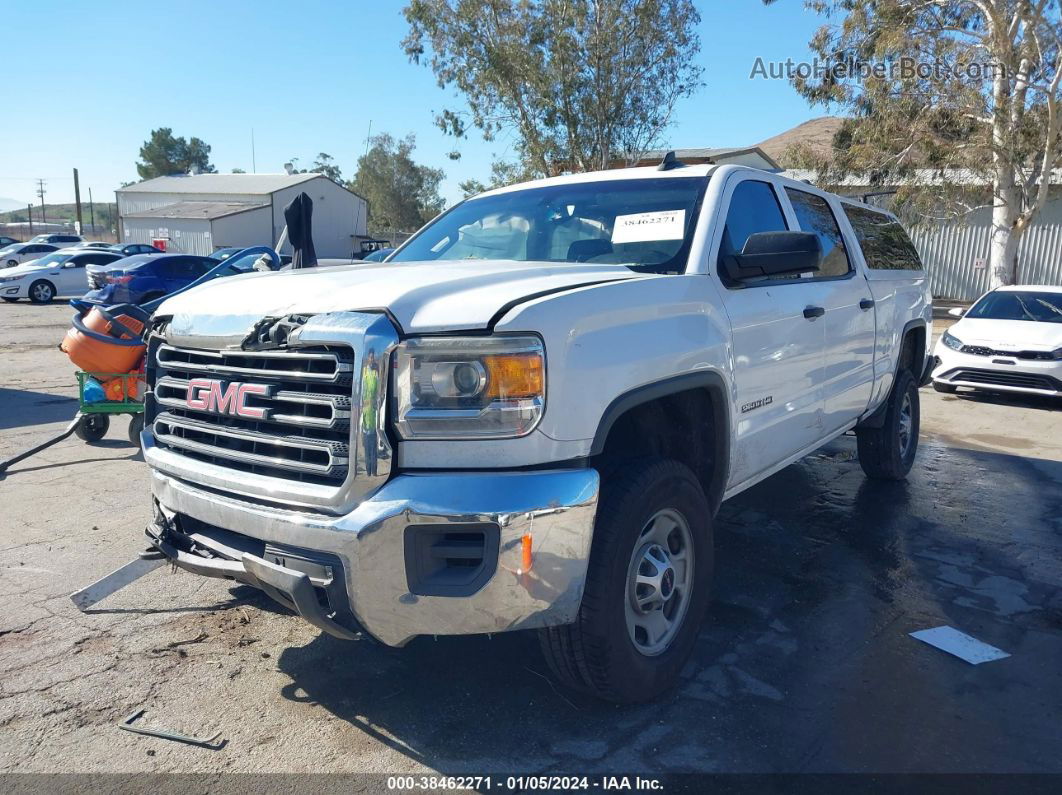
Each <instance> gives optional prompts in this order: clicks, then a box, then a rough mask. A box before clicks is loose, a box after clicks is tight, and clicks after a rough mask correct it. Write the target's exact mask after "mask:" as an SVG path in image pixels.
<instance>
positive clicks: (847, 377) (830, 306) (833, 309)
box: [785, 187, 875, 434]
mask: <svg viewBox="0 0 1062 795" xmlns="http://www.w3.org/2000/svg"><path fill="white" fill-rule="evenodd" d="M785 192H786V195H787V197H788V198H789V201H790V203H791V204H792V207H793V214H794V215H795V216H796V220H797V223H798V224H799V225H800V229H801V231H803V232H814V233H815V234H817V235H818V236H819V241H820V242H821V243H822V252H823V261H822V267H821V268H820V269H819V272H818V273H816V274H814V275H813V276H812V277H811V278H812V279H813V280H815V281H818V282H820V283H821V285H822V288H823V290H824V293H823V299H822V300H823V307H824V308H825V310H826V314H825V316H824V320H825V326H826V357H825V359H826V363H825V367H824V369H823V378H822V394H823V423H824V425H825V427H824V431H825V433H826V434H830V433H832V432H833V431H836V430H838V429H839V428H841V427H843V426H844V425H846V424H849V423H851V422H852V420H855V419H858V418H859V416H860V415H861V414H862V413H863V412H864V411H866V409H867V406H868V405H869V403H870V395H871V391H872V390H873V388H874V337H875V333H874V332H875V328H874V316H875V313H874V298H873V296H872V295H871V292H870V285H868V284H867V280H866V278H865V277H864V276H863V274H862V273H861V272H859V271H857V270H856V257H855V256H849V250H848V247H847V246H846V245H845V241H844V236H843V235H842V234H841V227H840V224H839V222H838V215H837V213H838V210H837V209H836V208H834V207H832V206H831V205H830V202H829V201H827V199H826V198H824V197H823V196H820V195H818V194H815V193H811V192H810V191H805V190H800V189H798V188H793V187H786V189H785Z"/></svg>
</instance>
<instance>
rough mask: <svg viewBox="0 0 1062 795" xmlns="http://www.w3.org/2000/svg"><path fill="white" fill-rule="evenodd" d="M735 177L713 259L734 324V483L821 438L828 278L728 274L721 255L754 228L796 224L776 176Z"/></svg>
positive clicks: (733, 248)
mask: <svg viewBox="0 0 1062 795" xmlns="http://www.w3.org/2000/svg"><path fill="white" fill-rule="evenodd" d="M733 179H735V180H739V181H737V182H736V184H735V185H734V186H733V188H732V193H730V199H729V202H728V203H726V206H727V210H726V215H725V223H724V227H723V233H722V240H721V242H720V245H719V249H718V255H717V256H716V261H715V268H716V272H717V273H718V276H719V278H720V280H721V281H722V287H723V289H722V290H721V291H720V292H721V293H722V295H723V303H724V306H725V309H726V312H727V315H728V316H729V318H730V323H731V326H732V328H733V343H732V344H733V353H732V357H733V363H734V386H735V390H736V406H735V408H734V416H735V419H736V438H735V440H734V455H733V456H732V458H731V475H730V483H729V486H730V487H731V488H732V487H735V486H738V485H740V484H742V483H745V482H746V481H749V480H752V479H755V478H757V477H758V476H762V475H763V474H764V473H766V472H767V471H768V470H770V469H772V468H773V467H776V466H777V465H778V464H780V463H782V462H784V461H786V460H787V459H789V458H791V457H793V456H795V455H797V454H798V453H800V452H802V451H803V450H805V449H807V448H808V447H810V446H811V445H813V444H814V443H815V442H816V441H818V440H819V439H821V438H822V436H823V424H822V408H823V395H822V388H821V383H822V369H823V363H824V354H825V344H826V336H825V322H824V320H823V315H824V312H823V311H821V310H822V309H823V300H824V295H825V292H826V290H825V286H824V284H823V283H820V282H815V281H812V280H807V279H801V278H799V275H793V276H791V277H785V278H770V279H762V280H760V281H742V282H734V281H733V280H731V279H730V278H729V277H728V275H727V270H726V268H725V266H724V265H723V262H722V260H723V258H724V257H725V256H727V255H728V254H732V253H736V252H740V251H741V249H742V248H743V247H744V245H745V241H746V240H747V239H748V237H749V235H751V234H753V233H755V232H769V231H784V230H787V229H790V228H793V224H791V223H790V222H789V221H787V219H786V214H785V211H784V210H783V209H782V208H783V205H782V203H781V202H780V201H779V196H778V194H777V193H776V192H775V186H774V184H773V183H772V182H770V181H767V180H763V179H760V178H758V175H752V174H749V175H747V176H746V175H745V174H740V175H738V176H736V177H734V178H733ZM727 190H728V192H729V191H730V190H731V187H730V186H729V185H728V187H727ZM724 202H726V198H725V196H724Z"/></svg>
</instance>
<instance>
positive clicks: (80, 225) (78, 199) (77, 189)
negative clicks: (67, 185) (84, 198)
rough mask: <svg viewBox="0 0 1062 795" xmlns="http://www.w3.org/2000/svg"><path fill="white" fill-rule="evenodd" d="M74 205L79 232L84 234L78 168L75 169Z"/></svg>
mask: <svg viewBox="0 0 1062 795" xmlns="http://www.w3.org/2000/svg"><path fill="white" fill-rule="evenodd" d="M74 207H75V208H76V210H77V233H78V234H79V235H81V234H84V232H83V231H82V230H84V228H85V225H84V224H83V223H82V221H81V183H80V182H79V181H78V178H77V169H76V168H75V169H74Z"/></svg>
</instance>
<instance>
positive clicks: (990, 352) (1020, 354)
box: [960, 345, 1055, 362]
mask: <svg viewBox="0 0 1062 795" xmlns="http://www.w3.org/2000/svg"><path fill="white" fill-rule="evenodd" d="M960 352H961V353H969V354H971V355H973V356H1009V357H1012V358H1014V359H1033V360H1038V361H1048V362H1050V361H1053V360H1054V358H1055V354H1054V352H1053V351H998V350H996V349H994V348H988V347H985V346H983V345H963V346H962V349H961V350H960Z"/></svg>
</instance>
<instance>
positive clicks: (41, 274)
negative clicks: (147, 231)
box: [0, 248, 122, 304]
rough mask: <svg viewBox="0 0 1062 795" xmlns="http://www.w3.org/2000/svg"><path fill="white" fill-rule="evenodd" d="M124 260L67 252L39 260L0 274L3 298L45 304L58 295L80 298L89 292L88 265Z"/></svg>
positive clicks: (90, 252) (94, 251)
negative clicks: (24, 299) (21, 299)
mask: <svg viewBox="0 0 1062 795" xmlns="http://www.w3.org/2000/svg"><path fill="white" fill-rule="evenodd" d="M120 259H122V255H121V254H118V253H116V252H113V251H100V250H98V249H76V248H75V249H65V250H62V251H56V252H53V253H51V254H47V255H45V256H43V257H41V258H40V259H38V260H34V261H33V262H28V263H26V264H25V265H19V266H18V267H16V268H8V269H6V270H2V271H0V298H3V299H4V300H5V301H17V300H18V299H20V298H29V299H30V300H31V301H32V302H33V303H35V304H46V303H48V302H49V301H51V300H52V299H53V298H56V297H57V296H80V295H84V294H85V293H86V292H88V289H89V283H88V276H87V274H86V271H85V266H86V265H109V264H110V263H112V262H115V261H117V260H120Z"/></svg>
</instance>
